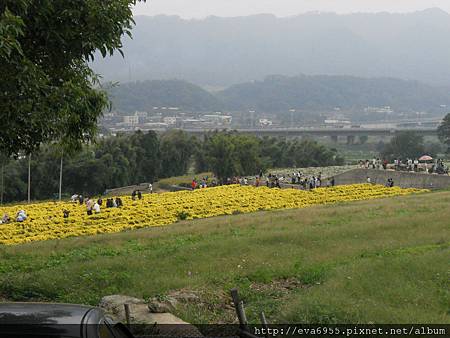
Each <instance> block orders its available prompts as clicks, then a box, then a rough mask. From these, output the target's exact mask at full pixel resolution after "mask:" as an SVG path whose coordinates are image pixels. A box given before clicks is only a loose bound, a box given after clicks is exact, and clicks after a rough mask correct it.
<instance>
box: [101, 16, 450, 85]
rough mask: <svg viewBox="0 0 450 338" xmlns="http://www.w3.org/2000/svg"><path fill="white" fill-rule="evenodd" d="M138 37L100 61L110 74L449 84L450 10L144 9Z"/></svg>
mask: <svg viewBox="0 0 450 338" xmlns="http://www.w3.org/2000/svg"><path fill="white" fill-rule="evenodd" d="M135 19H136V23H137V25H136V27H135V28H134V30H133V40H131V39H125V40H126V41H125V43H124V49H123V50H124V53H125V58H122V57H121V56H120V55H119V54H118V55H116V56H114V57H112V58H108V59H106V60H101V59H98V60H97V61H96V62H95V64H94V66H95V69H96V70H97V71H98V72H100V73H101V74H102V75H103V76H104V78H105V80H114V81H125V82H130V81H136V80H149V79H150V80H151V79H173V78H178V79H185V80H187V81H189V82H192V83H195V84H198V85H201V86H203V87H215V88H217V87H221V88H224V87H228V86H230V85H233V84H238V83H242V82H248V81H252V80H262V79H264V78H265V77H266V76H268V75H270V74H281V75H287V76H292V75H299V74H307V75H320V74H327V75H352V76H358V77H366V78H369V77H394V78H401V79H408V80H417V81H420V82H424V83H429V84H434V85H450V43H448V37H449V36H450V15H449V14H448V13H446V12H444V11H442V10H439V9H429V10H425V11H421V12H416V13H409V14H389V13H378V14H351V15H337V14H332V13H310V14H304V15H299V16H294V17H288V18H277V17H275V16H272V15H255V16H249V17H238V18H219V17H209V18H206V19H204V20H183V19H180V18H179V17H176V16H156V17H145V16H138V17H136V18H135Z"/></svg>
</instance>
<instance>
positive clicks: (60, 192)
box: [59, 152, 64, 202]
mask: <svg viewBox="0 0 450 338" xmlns="http://www.w3.org/2000/svg"><path fill="white" fill-rule="evenodd" d="M63 160H64V152H62V153H61V164H60V167H59V201H60V202H61V195H62V176H63Z"/></svg>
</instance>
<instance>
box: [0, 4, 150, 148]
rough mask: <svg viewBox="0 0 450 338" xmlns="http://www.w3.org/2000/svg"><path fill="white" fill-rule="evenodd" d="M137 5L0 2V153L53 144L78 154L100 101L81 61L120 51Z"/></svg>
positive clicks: (102, 96) (98, 112) (94, 82)
mask: <svg viewBox="0 0 450 338" xmlns="http://www.w3.org/2000/svg"><path fill="white" fill-rule="evenodd" d="M138 1H141V0H109V1H103V0H83V1H79V0H66V1H50V0H3V1H1V2H0V73H1V74H2V81H1V82H0V116H1V120H2V128H1V129H0V148H1V149H0V151H1V152H3V153H5V154H7V155H17V154H18V153H19V152H25V153H31V152H33V151H35V150H36V148H37V147H39V145H40V144H41V143H44V142H49V141H54V140H58V141H60V142H63V143H65V144H67V145H68V146H69V147H71V148H79V147H80V145H81V143H82V142H83V141H86V140H90V139H92V138H93V135H94V134H95V131H96V126H97V119H98V118H99V117H100V116H101V114H102V112H103V110H104V109H105V108H106V107H107V104H108V100H107V96H106V94H105V93H104V92H103V91H102V90H101V88H99V84H98V77H97V76H96V74H95V73H94V72H93V71H92V69H91V68H90V67H89V65H88V61H91V60H93V59H94V56H95V53H96V52H97V51H100V53H101V54H102V56H106V55H108V54H110V55H112V54H113V53H114V51H116V50H119V51H121V48H122V42H121V38H122V36H123V35H124V34H126V35H131V28H132V25H133V16H132V6H133V5H135V4H136V3H137V2H138ZM142 1H145V0H142Z"/></svg>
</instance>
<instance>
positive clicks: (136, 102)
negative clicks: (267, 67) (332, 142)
mask: <svg viewBox="0 0 450 338" xmlns="http://www.w3.org/2000/svg"><path fill="white" fill-rule="evenodd" d="M110 94H111V97H112V101H113V105H114V108H115V109H117V110H118V111H121V112H131V113H132V112H134V111H151V110H152V109H153V107H155V106H157V107H161V106H166V107H179V108H180V109H182V110H187V111H217V110H225V111H247V110H249V109H257V110H258V111H260V112H270V113H276V112H283V111H284V112H285V111H287V110H289V109H291V108H295V109H302V110H307V111H323V110H333V109H334V108H335V107H340V108H342V109H345V110H356V111H357V110H362V109H364V108H366V107H368V106H391V107H392V108H393V109H394V110H397V111H430V112H433V111H434V112H439V111H442V108H441V107H440V106H441V105H447V106H450V88H445V87H434V86H430V85H427V84H422V83H419V82H417V81H405V80H399V79H392V78H374V79H365V78H357V77H350V76H325V75H322V76H306V75H302V76H296V77H286V76H280V75H273V76H268V77H266V78H265V79H264V80H263V81H254V82H248V83H243V84H238V85H234V86H231V87H229V88H227V89H225V90H222V91H219V92H214V93H211V92H208V91H206V90H204V89H202V88H201V87H199V86H197V85H194V84H191V83H188V82H186V81H181V80H152V81H144V82H134V83H126V84H123V85H120V86H118V87H114V88H113V89H112V90H111V91H110Z"/></svg>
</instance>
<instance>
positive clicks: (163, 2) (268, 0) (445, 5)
mask: <svg viewBox="0 0 450 338" xmlns="http://www.w3.org/2000/svg"><path fill="white" fill-rule="evenodd" d="M430 7H439V8H442V9H443V10H445V11H447V12H450V0H147V3H145V4H139V5H137V6H136V8H135V14H138V15H139V14H145V15H158V14H167V15H179V16H181V17H184V18H203V17H206V16H209V15H216V16H240V15H251V14H259V13H272V14H275V15H277V16H290V15H296V14H300V13H304V12H310V11H326V12H337V13H350V12H382V11H388V12H412V11H417V10H422V9H425V8H430Z"/></svg>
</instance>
